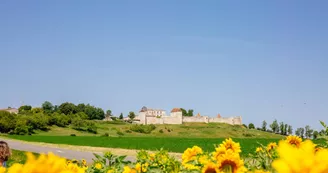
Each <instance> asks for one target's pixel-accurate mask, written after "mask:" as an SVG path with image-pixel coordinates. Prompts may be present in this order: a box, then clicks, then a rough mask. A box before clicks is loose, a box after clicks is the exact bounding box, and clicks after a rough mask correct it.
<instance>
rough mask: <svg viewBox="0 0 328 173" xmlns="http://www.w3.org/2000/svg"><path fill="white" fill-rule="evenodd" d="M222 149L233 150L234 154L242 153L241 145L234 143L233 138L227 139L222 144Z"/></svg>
mask: <svg viewBox="0 0 328 173" xmlns="http://www.w3.org/2000/svg"><path fill="white" fill-rule="evenodd" d="M220 147H224V148H225V149H226V150H231V151H233V152H234V153H240V152H241V149H240V144H239V143H236V142H234V141H233V140H232V139H231V138H228V139H226V140H225V141H223V142H222V144H220Z"/></svg>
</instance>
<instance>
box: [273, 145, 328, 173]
mask: <svg viewBox="0 0 328 173" xmlns="http://www.w3.org/2000/svg"><path fill="white" fill-rule="evenodd" d="M314 151H315V144H313V143H312V141H310V140H308V141H304V142H302V143H301V144H300V146H299V148H297V147H294V146H292V145H290V144H288V143H286V142H284V141H281V142H279V146H278V147H277V152H278V154H279V159H277V160H275V161H273V163H272V167H273V168H274V169H276V171H277V172H278V173H294V172H295V173H296V172H304V170H307V171H306V172H320V173H323V172H325V171H326V170H327V171H328V165H327V162H328V159H326V158H328V154H327V155H323V156H319V154H318V153H320V152H318V153H315V152H314ZM320 159H323V160H320ZM319 170H320V171H319Z"/></svg>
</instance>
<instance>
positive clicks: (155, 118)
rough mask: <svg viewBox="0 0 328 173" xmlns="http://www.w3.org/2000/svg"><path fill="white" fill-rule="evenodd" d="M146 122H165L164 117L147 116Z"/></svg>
mask: <svg viewBox="0 0 328 173" xmlns="http://www.w3.org/2000/svg"><path fill="white" fill-rule="evenodd" d="M146 124H164V121H163V118H157V117H146Z"/></svg>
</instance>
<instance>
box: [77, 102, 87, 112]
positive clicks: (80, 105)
mask: <svg viewBox="0 0 328 173" xmlns="http://www.w3.org/2000/svg"><path fill="white" fill-rule="evenodd" d="M84 109H85V104H84V103H80V104H78V105H77V112H84V113H85V110H84Z"/></svg>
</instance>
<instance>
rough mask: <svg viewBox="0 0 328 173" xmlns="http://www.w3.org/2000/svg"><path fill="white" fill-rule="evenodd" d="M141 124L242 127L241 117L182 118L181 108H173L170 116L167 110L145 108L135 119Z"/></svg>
mask: <svg viewBox="0 0 328 173" xmlns="http://www.w3.org/2000/svg"><path fill="white" fill-rule="evenodd" d="M135 120H136V121H137V122H139V124H182V123H184V122H188V123H192V122H195V123H227V124H231V125H242V119H241V116H239V117H228V118H223V117H221V116H220V114H218V116H217V117H214V118H213V117H208V116H201V115H200V114H198V115H197V116H192V117H186V116H182V111H181V109H180V108H173V109H172V110H171V112H170V115H169V116H168V115H166V112H165V110H162V109H148V108H147V107H143V108H142V109H141V110H140V112H139V115H138V116H137V117H136V118H135Z"/></svg>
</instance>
